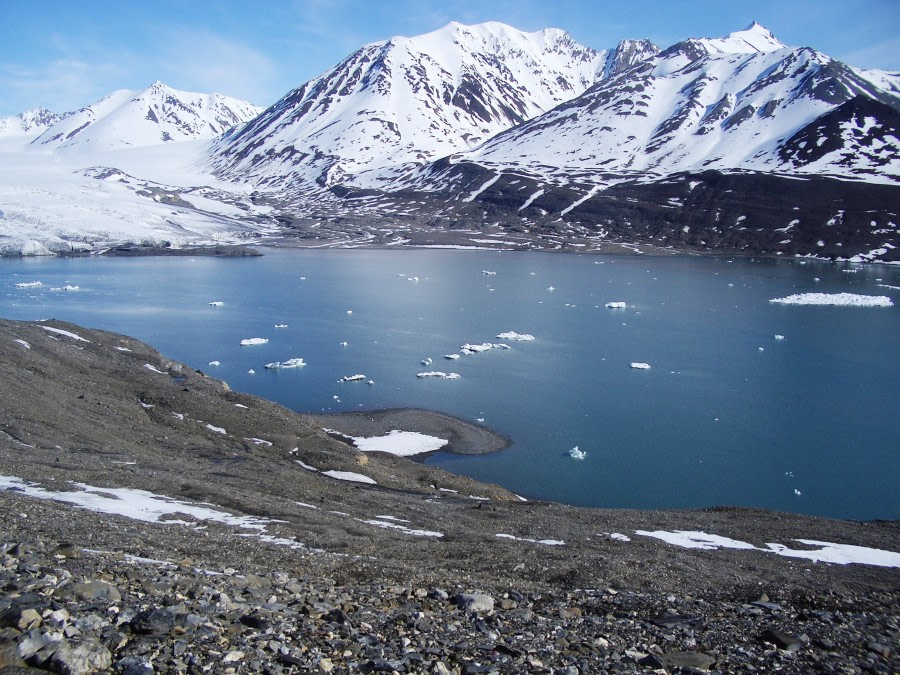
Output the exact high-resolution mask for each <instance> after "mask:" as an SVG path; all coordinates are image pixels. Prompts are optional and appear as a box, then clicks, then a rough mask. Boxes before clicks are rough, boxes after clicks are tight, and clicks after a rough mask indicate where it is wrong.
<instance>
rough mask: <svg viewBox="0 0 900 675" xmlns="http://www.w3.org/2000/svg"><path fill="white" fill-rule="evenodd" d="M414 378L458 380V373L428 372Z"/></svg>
mask: <svg viewBox="0 0 900 675" xmlns="http://www.w3.org/2000/svg"><path fill="white" fill-rule="evenodd" d="M416 377H421V378H426V377H434V378H437V379H439V380H458V379H459V373H443V372H441V371H440V370H430V371H428V372H427V373H416Z"/></svg>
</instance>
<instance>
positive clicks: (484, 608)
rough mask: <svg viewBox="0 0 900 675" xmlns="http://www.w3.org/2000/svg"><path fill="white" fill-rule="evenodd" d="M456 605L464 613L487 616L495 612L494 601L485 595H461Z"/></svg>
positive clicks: (457, 597) (457, 598)
mask: <svg viewBox="0 0 900 675" xmlns="http://www.w3.org/2000/svg"><path fill="white" fill-rule="evenodd" d="M456 605H457V607H459V608H460V609H461V610H462V611H464V612H477V613H479V614H486V613H488V612H493V611H494V599H493V598H492V597H491V596H489V595H486V594H484V593H460V594H459V595H458V596H456Z"/></svg>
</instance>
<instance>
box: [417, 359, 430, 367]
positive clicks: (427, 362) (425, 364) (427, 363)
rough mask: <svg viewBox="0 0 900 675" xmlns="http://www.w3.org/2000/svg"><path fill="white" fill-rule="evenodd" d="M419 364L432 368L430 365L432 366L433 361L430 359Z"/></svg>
mask: <svg viewBox="0 0 900 675" xmlns="http://www.w3.org/2000/svg"><path fill="white" fill-rule="evenodd" d="M419 363H421V364H422V365H423V366H430V365H431V359H430V358H427V359H422V360H421V361H419Z"/></svg>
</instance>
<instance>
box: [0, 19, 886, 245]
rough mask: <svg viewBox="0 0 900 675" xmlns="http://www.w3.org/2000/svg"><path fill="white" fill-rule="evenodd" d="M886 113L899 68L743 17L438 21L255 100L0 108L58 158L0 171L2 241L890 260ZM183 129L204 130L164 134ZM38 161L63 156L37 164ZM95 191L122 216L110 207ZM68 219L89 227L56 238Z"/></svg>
mask: <svg viewBox="0 0 900 675" xmlns="http://www.w3.org/2000/svg"><path fill="white" fill-rule="evenodd" d="M898 115H900V74H898V73H888V72H884V71H876V70H863V69H858V68H854V67H852V66H850V65H847V64H844V63H841V62H840V61H837V60H835V59H832V58H830V57H829V56H827V55H825V54H822V53H821V52H818V51H816V50H815V49H812V48H810V47H789V46H786V45H784V44H783V43H782V42H780V41H779V40H778V39H777V38H776V37H775V36H774V35H772V33H771V32H770V31H768V30H767V29H766V28H764V27H763V26H761V25H759V24H757V23H753V24H751V25H750V26H749V27H747V28H746V29H744V30H740V31H736V32H733V33H730V34H729V35H726V36H724V37H720V38H691V39H688V40H684V41H681V42H678V43H676V44H674V45H671V46H669V47H667V48H664V49H660V48H659V47H657V46H656V45H654V44H652V43H651V42H650V41H648V40H623V41H621V42H620V43H619V44H618V45H617V46H615V47H614V48H611V49H604V50H595V49H592V48H590V47H586V46H583V45H580V44H578V43H576V42H575V41H574V40H573V39H572V38H571V36H570V35H569V34H568V33H566V32H564V31H562V30H559V29H555V28H549V29H546V30H542V31H538V32H532V33H525V32H521V31H518V30H516V29H514V28H511V27H509V26H505V25H503V24H499V23H484V24H478V25H474V26H465V25H462V24H459V23H451V24H448V25H447V26H445V27H444V28H441V29H439V30H436V31H434V32H432V33H428V34H425V35H420V36H417V37H395V38H392V39H390V40H386V41H383V42H377V43H372V44H369V45H365V46H363V47H362V48H360V49H359V50H357V51H356V52H354V53H353V54H351V55H349V56H348V57H347V58H346V59H344V60H343V61H342V62H341V63H339V64H337V65H336V66H335V67H334V68H332V69H330V70H328V71H327V72H325V73H323V74H322V75H320V76H319V77H317V78H314V79H313V80H310V81H309V82H307V83H305V84H303V85H301V86H299V87H297V88H296V89H294V90H292V91H290V92H288V93H287V94H286V95H285V96H284V97H282V98H281V99H280V100H279V101H277V102H276V103H275V104H274V105H272V106H270V107H269V108H267V109H265V110H262V111H260V110H259V109H258V108H256V107H254V106H252V105H251V104H249V103H246V102H242V101H237V100H235V99H230V98H227V97H224V96H220V95H217V94H214V95H205V94H190V93H186V92H179V91H176V90H174V89H170V88H169V87H166V86H165V85H163V84H161V83H158V82H157V83H155V84H154V85H152V86H151V87H149V88H147V89H145V90H143V91H140V92H131V91H119V92H115V93H113V94H111V95H110V96H108V97H106V98H104V99H103V100H101V101H98V102H97V103H95V104H94V105H92V106H89V107H87V108H84V109H82V110H79V111H76V112H74V113H71V114H67V115H65V116H59V117H56V116H53V114H52V113H48V112H47V111H41V110H38V111H32V112H31V113H23V115H20V116H18V117H15V118H6V119H4V120H0V138H2V137H4V136H7V137H10V138H12V139H14V140H13V141H11V142H10V143H7V144H5V145H6V146H8V147H6V148H5V149H4V150H3V151H5V152H13V151H16V152H18V150H16V149H15V148H14V147H13V146H17V145H19V144H21V143H24V142H27V140H28V139H30V138H32V137H33V136H37V137H36V138H34V139H33V140H32V141H31V143H30V144H29V145H28V147H29V148H37V149H41V150H45V151H49V152H44V153H31V155H32V157H30V158H29V159H28V162H29V163H28V164H27V165H26V164H25V163H23V162H22V161H20V160H19V159H18V158H11V161H6V162H0V169H3V168H4V166H5V167H6V168H7V171H6V177H4V178H2V180H0V198H2V199H5V200H6V201H7V203H6V204H5V206H4V211H3V214H0V219H3V220H4V224H5V225H6V226H9V224H10V223H14V224H15V225H16V227H17V228H18V229H16V233H17V234H16V237H15V240H14V241H13V242H12V243H11V244H9V246H7V247H6V248H4V247H3V246H0V250H7V249H8V250H19V249H21V248H22V246H30V247H32V248H31V249H29V250H32V249H34V250H40V247H36V246H32V240H34V241H37V242H38V243H39V244H41V245H42V246H44V247H45V248H48V249H49V250H52V251H56V250H64V247H65V246H67V245H69V242H77V246H78V247H79V250H81V247H82V246H83V245H85V244H84V242H85V241H87V240H88V239H90V241H91V242H96V245H99V242H100V241H101V240H100V238H99V236H100V234H102V233H110V234H112V233H116V232H120V231H124V230H121V228H118V227H115V226H113V224H114V222H118V220H119V219H120V218H119V215H118V214H124V213H141V214H144V215H142V216H141V219H140V221H134V222H141V223H144V222H147V223H149V222H151V221H150V220H148V218H150V216H149V213H150V212H149V211H148V210H147V209H148V208H151V209H156V210H155V211H154V212H153V213H154V215H153V217H152V221H153V223H154V224H153V228H154V229H153V232H152V235H148V236H147V237H146V238H144V237H142V236H140V235H141V232H142V231H143V230H141V232H137V231H136V230H135V227H137V225H135V226H134V227H129V228H127V231H128V233H129V234H128V236H129V237H130V238H129V239H128V241H134V240H141V241H143V240H144V239H146V241H147V242H149V243H151V244H156V243H159V242H163V243H166V242H168V243H169V244H171V245H184V244H185V243H189V242H192V241H193V242H196V241H200V240H202V241H207V240H208V238H209V237H210V236H211V235H212V233H213V232H215V231H216V228H217V227H221V228H224V229H223V231H226V230H227V236H228V237H231V236H239V237H241V238H252V237H253V236H260V237H262V236H272V235H280V236H287V237H296V238H301V239H303V238H309V239H315V240H323V239H324V240H330V241H344V242H346V241H348V240H354V241H358V242H361V243H362V244H366V243H376V244H391V245H398V244H406V243H412V244H454V245H456V244H458V243H460V242H459V240H460V239H463V240H464V241H463V242H462V243H463V244H465V245H472V244H474V245H479V246H481V245H484V242H485V241H487V240H486V239H485V236H484V235H485V233H490V234H491V235H493V236H496V237H498V238H499V239H498V241H500V240H502V241H504V242H505V244H504V245H508V246H512V247H515V248H577V250H596V249H602V248H603V247H604V246H607V245H609V244H611V243H615V242H617V243H619V244H623V245H626V246H629V247H630V246H632V245H633V244H636V243H637V244H640V245H642V246H652V247H656V248H663V249H666V250H686V249H687V250H698V251H703V252H718V253H729V254H731V253H766V254H772V255H805V256H816V257H825V258H833V259H850V260H880V261H895V260H900V237H898V234H897V223H898V222H900V132H898V127H900V121H898ZM197 138H207V139H213V140H212V142H210V143H206V144H178V143H174V142H173V141H179V140H188V139H197ZM22 139H24V140H22ZM151 145H154V146H157V149H155V150H154V151H153V153H146V152H143V153H142V152H123V151H121V150H123V149H127V148H138V147H142V146H143V147H146V146H151ZM201 146H202V147H201ZM10 148H12V150H10ZM86 149H118V150H120V152H117V153H115V158H113V157H111V156H109V155H108V154H107V155H106V156H103V157H102V158H100V159H95V158H94V156H93V155H89V154H85V153H83V152H82V151H84V150H86ZM150 154H152V155H153V157H152V158H151V157H150V156H149V155H150ZM39 155H47V156H49V157H52V158H53V162H54V163H53V164H52V165H51V164H47V166H45V167H42V168H40V170H38V168H37V164H35V162H38V156H39ZM88 157H90V159H88ZM63 158H65V161H62V160H63ZM12 159H15V161H12ZM89 162H90V163H89ZM105 162H115V166H106V165H103V164H102V163H105ZM95 163H100V164H101V165H97V164H95ZM23 168H28V171H27V172H25V171H23ZM41 172H45V173H46V175H45V174H44V173H41ZM3 181H12V182H11V183H10V187H8V188H5V187H4V185H3ZM84 181H89V182H88V183H87V184H85V183H84ZM26 183H27V185H26ZM86 187H90V188H95V190H90V189H85V188H86ZM33 188H37V189H36V190H35V189H33ZM107 190H115V191H116V192H117V194H118V195H119V196H120V197H121V206H122V210H121V211H115V212H113V211H109V210H108V209H105V206H103V205H104V204H106V203H107V202H108V201H109V200H107V199H106V198H105V197H104V195H103V192H104V191H107ZM62 191H65V192H66V199H65V200H63V199H59V198H56V199H47V198H45V197H44V196H42V195H45V194H53V195H56V196H57V197H58V196H59V194H61V192H62ZM95 193H96V194H95ZM87 195H94V196H93V197H88V196H87ZM92 200H93V201H92ZM147 202H152V205H149V207H148V204H147ZM53 204H55V205H56V207H53V208H51V205H53ZM63 204H66V205H70V204H71V205H73V206H71V208H70V207H69V206H66V207H63V206H61V205H63ZM126 205H127V209H126ZM73 209H76V210H77V211H78V213H80V217H79V219H78V221H77V222H78V223H79V225H78V228H83V227H88V225H86V224H87V223H91V225H90V227H92V228H93V229H92V230H91V232H92V233H93V234H91V235H90V236H89V237H85V236H82V234H80V233H79V232H76V231H70V230H72V228H71V227H70V223H71V222H73V221H72V217H73V216H72V213H73ZM170 209H171V210H170ZM4 214H5V215H4ZM172 214H175V215H177V218H173V217H172ZM129 218H131V216H129ZM179 218H180V219H182V220H179ZM217 219H221V221H219V220H217ZM101 220H102V221H103V223H102V227H101V222H100V221H101ZM46 223H52V228H53V231H54V232H55V234H54V236H55V237H56V239H52V240H50V239H48V238H47V237H45V236H42V235H40V232H39V230H41V228H43V229H48V227H47V226H46ZM140 227H141V228H144V225H141V226H140ZM78 228H75V229H78ZM145 229H146V228H145ZM184 231H187V232H188V233H189V234H188V235H187V237H185V235H184V234H183V232H184ZM254 233H256V235H254ZM462 233H470V234H471V235H472V236H471V237H468V235H464V234H462ZM0 236H2V232H0ZM116 236H118V235H116ZM29 237H30V238H29ZM467 237H468V238H467ZM107 239H108V240H114V239H116V237H113V236H110V237H108V238H107ZM107 239H105V240H103V241H104V243H107V244H108V243H110V241H107ZM23 242H24V243H23ZM91 245H94V244H91ZM61 247H62V248H61ZM23 250H24V249H23Z"/></svg>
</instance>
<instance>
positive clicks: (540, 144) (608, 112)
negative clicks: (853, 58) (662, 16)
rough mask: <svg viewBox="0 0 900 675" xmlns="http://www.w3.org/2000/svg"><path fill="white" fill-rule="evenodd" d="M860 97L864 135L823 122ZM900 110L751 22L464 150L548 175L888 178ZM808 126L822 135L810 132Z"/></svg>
mask: <svg viewBox="0 0 900 675" xmlns="http://www.w3.org/2000/svg"><path fill="white" fill-rule="evenodd" d="M895 79H897V78H895ZM855 98H859V99H860V100H865V101H873V102H877V103H879V104H881V105H880V106H876V107H871V108H867V110H868V111H869V113H870V115H869V116H868V117H866V118H858V119H857V120H856V121H857V122H858V123H859V124H861V125H863V127H864V128H865V132H860V133H850V132H849V131H847V132H846V133H845V126H846V125H836V122H831V123H829V124H823V122H821V121H820V120H822V119H824V117H823V116H831V117H833V116H834V114H835V111H836V110H837V109H838V108H840V107H841V106H842V105H844V104H846V103H848V102H849V101H851V100H853V99H855ZM898 107H900V97H898V96H897V94H896V92H894V91H887V90H885V89H883V88H881V87H880V86H879V85H878V84H876V82H873V81H872V80H871V79H867V78H866V77H865V76H864V75H863V74H862V73H861V72H860V71H855V70H853V69H851V68H849V67H847V66H845V65H844V64H841V63H840V62H837V61H834V60H833V59H830V58H829V57H827V56H825V55H823V54H821V53H819V52H816V51H814V50H812V49H808V48H802V49H791V48H787V47H785V46H784V45H783V44H781V43H780V42H779V41H778V40H777V39H776V38H775V37H774V36H772V35H771V33H769V31H767V30H766V29H764V28H762V27H761V26H759V25H758V24H754V25H753V26H751V27H750V28H748V29H747V30H744V31H739V32H736V33H732V34H730V35H729V36H727V37H726V38H721V39H691V40H686V41H684V42H680V43H678V44H675V45H673V46H672V47H669V48H668V49H666V50H664V51H662V52H659V53H658V54H655V55H653V56H651V57H649V58H646V59H644V60H643V61H640V62H639V63H638V64H637V65H636V66H634V67H632V68H630V69H627V70H625V71H624V72H621V73H619V74H618V75H616V76H614V77H611V78H608V79H605V80H602V81H600V82H598V83H597V84H596V85H595V86H593V87H591V88H590V89H589V90H587V91H586V92H584V93H583V94H582V95H581V96H578V97H576V98H574V99H573V100H570V101H568V102H565V103H563V104H561V105H559V106H557V107H556V108H555V109H554V110H552V111H550V112H548V113H546V114H544V115H542V116H540V117H538V118H536V119H533V120H530V121H527V122H525V123H523V124H520V125H518V126H516V127H515V128H513V129H511V130H508V131H506V132H505V133H502V134H498V135H497V136H495V137H493V138H492V139H490V140H489V141H487V142H486V143H485V144H483V145H482V146H481V147H479V148H477V149H475V150H473V151H472V152H470V153H467V154H465V155H459V156H458V158H459V159H460V161H473V162H476V163H478V164H480V165H482V166H488V167H495V168H502V167H512V166H515V167H516V168H517V169H522V168H529V167H531V168H533V170H534V171H536V172H538V173H541V172H543V173H548V168H551V169H550V170H549V173H550V174H552V173H554V172H558V171H559V170H565V171H567V172H571V171H602V172H605V173H607V174H608V173H611V172H623V173H627V174H632V175H633V174H643V175H670V174H673V173H677V172H685V171H704V170H710V169H715V170H720V171H733V170H736V169H741V170H751V171H775V172H784V173H815V174H823V173H830V174H834V175H843V176H847V177H857V176H865V177H866V178H867V179H868V180H874V181H878V182H892V181H894V180H896V178H897V177H898V175H900V158H898V157H897V153H896V136H895V135H894V136H892V135H891V134H892V131H891V129H892V126H891V124H890V123H889V122H887V121H886V120H887V117H885V116H888V117H889V116H890V112H889V111H890V110H893V109H897V108H898ZM876 109H877V112H876ZM857 117H858V116H857ZM865 119H869V120H871V122H866V121H865ZM883 120H885V121H884V122H883ZM845 122H846V123H847V124H853V120H845ZM810 125H812V126H813V127H814V128H815V129H818V130H819V131H816V132H810V131H807V128H808V127H810ZM863 127H860V129H862V128H863ZM826 131H828V132H830V135H828V136H827V137H826V136H823V135H822V134H823V133H825V132H826ZM860 134H862V135H860ZM811 135H812V136H814V138H811V137H810V136H811ZM808 137H810V138H808ZM802 138H807V140H808V141H809V142H815V143H817V144H819V145H820V146H824V147H827V148H830V149H831V151H832V152H837V153H839V154H840V153H844V154H847V153H852V154H855V153H857V152H858V150H859V144H860V143H864V144H865V145H868V146H871V145H873V144H874V145H875V146H877V147H879V148H882V147H884V148H885V149H887V151H888V153H889V157H886V158H885V157H882V158H880V159H871V161H857V162H854V163H853V164H852V166H851V165H848V164H847V163H846V162H845V161H843V160H841V159H840V157H839V156H838V155H831V154H825V153H822V152H816V153H810V152H805V153H804V152H799V151H793V152H792V151H791V150H790V147H791V145H792V143H797V142H799V141H798V140H797V139H802ZM891 138H893V139H894V140H893V141H891V140H890V139H891ZM891 146H893V151H891ZM813 156H814V157H815V161H814V162H813V161H811V159H810V158H811V157H813ZM883 160H886V161H883Z"/></svg>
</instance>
